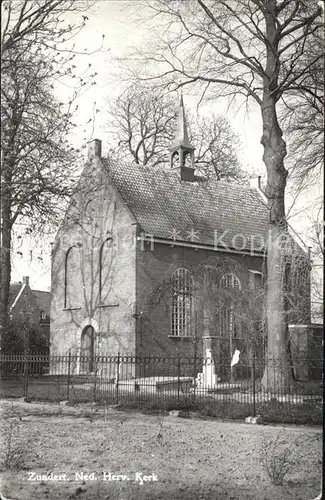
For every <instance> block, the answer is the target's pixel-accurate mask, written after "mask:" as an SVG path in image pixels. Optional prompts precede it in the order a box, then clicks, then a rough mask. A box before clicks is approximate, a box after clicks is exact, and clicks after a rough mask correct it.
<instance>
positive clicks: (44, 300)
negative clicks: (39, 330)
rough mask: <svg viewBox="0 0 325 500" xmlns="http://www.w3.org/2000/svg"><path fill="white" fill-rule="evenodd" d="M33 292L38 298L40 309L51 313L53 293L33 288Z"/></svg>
mask: <svg viewBox="0 0 325 500" xmlns="http://www.w3.org/2000/svg"><path fill="white" fill-rule="evenodd" d="M32 292H33V294H34V296H35V298H36V302H37V305H38V307H39V309H40V310H41V311H44V312H46V314H48V315H49V314H50V310H51V293H50V292H44V291H42V290H32Z"/></svg>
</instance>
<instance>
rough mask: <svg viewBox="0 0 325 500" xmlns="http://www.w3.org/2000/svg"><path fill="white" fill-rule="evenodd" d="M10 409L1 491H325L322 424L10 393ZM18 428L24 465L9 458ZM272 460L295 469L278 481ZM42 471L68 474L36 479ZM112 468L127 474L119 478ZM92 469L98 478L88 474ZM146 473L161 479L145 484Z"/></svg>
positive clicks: (161, 494)
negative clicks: (252, 421)
mask: <svg viewBox="0 0 325 500" xmlns="http://www.w3.org/2000/svg"><path fill="white" fill-rule="evenodd" d="M1 410H2V422H3V424H2V433H1V441H2V442H1V451H2V457H1V460H2V462H1V467H2V471H1V473H2V484H1V488H0V491H1V493H2V494H3V495H4V496H5V497H6V498H9V499H10V500H18V499H24V500H29V499H35V500H45V499H49V500H54V499H57V500H66V499H77V498H78V499H81V500H97V499H99V500H106V499H107V500H108V499H109V500H115V499H116V500H142V499H143V500H149V499H150V500H156V499H161V500H163V499H164V500H178V499H179V500H180V499H185V500H186V499H188V500H216V499H220V500H222V499H238V500H239V499H242V498H247V499H258V500H267V499H270V500H271V499H272V500H275V499H277V500H284V499H296V500H312V499H313V498H315V497H316V496H317V495H318V494H319V490H320V477H321V468H322V465H321V458H322V433H321V429H320V428H317V427H315V428H311V427H294V426H287V427H285V426H279V425H278V426H271V425H270V426H259V425H257V426H253V425H248V424H244V423H239V422H222V421H219V420H215V419H205V420H203V419H200V418H195V415H193V418H190V419H187V418H178V417H173V416H168V415H167V416H162V415H161V414H156V415H149V414H147V415H144V414H142V413H138V412H131V411H129V412H126V411H123V412H122V411H118V410H117V409H112V408H108V409H106V410H105V408H103V407H99V406H96V405H90V404H88V405H85V404H83V405H81V404H80V405H79V406H65V405H58V404H53V403H52V404H50V403H49V404H45V403H25V402H23V401H17V400H15V401H9V400H2V402H1ZM10 433H11V434H12V440H11V447H12V453H13V452H14V451H17V453H18V459H17V460H16V462H19V461H20V462H21V463H18V470H14V469H10V468H5V467H4V465H3V459H4V458H5V456H6V447H7V445H8V437H9V436H10ZM275 441H276V446H273V445H272V443H273V444H274V443H275ZM7 457H8V453H7ZM263 457H264V458H265V457H267V460H268V464H269V467H270V468H271V469H272V470H273V471H276V468H278V469H280V471H281V470H283V467H286V466H287V467H288V474H287V476H286V478H285V480H284V483H283V484H282V485H278V486H276V485H274V484H273V482H272V481H271V479H270V477H269V475H268V473H267V472H266V468H265V465H263ZM20 459H21V460H20ZM284 461H285V463H284ZM12 462H15V458H12ZM272 464H273V465H272ZM32 472H34V473H35V474H34V477H35V476H41V475H48V474H50V473H51V472H52V473H53V474H56V475H61V477H60V480H47V479H45V478H40V480H38V481H31V480H29V477H30V476H31V473H32ZM76 473H77V474H79V476H76ZM103 473H106V476H105V475H104V474H103ZM108 473H112V474H113V475H117V474H120V475H123V476H124V477H120V478H119V480H109V474H108ZM137 473H138V474H137ZM82 474H84V475H85V474H87V475H88V477H86V476H84V481H83V480H82V479H81V476H82ZM144 476H147V477H149V476H151V480H150V481H143V484H141V479H142V480H143V477H144ZM104 477H106V480H104ZM57 479H58V478H57ZM111 479H112V476H111Z"/></svg>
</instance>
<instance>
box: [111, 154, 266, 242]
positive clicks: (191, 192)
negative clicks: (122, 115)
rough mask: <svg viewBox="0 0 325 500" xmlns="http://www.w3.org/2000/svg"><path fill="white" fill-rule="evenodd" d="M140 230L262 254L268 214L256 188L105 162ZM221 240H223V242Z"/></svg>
mask: <svg viewBox="0 0 325 500" xmlns="http://www.w3.org/2000/svg"><path fill="white" fill-rule="evenodd" d="M103 164H104V167H105V168H106V169H107V171H108V172H109V176H110V178H111V180H112V182H113V184H114V185H115V187H116V188H117V190H118V191H119V193H120V195H121V196H122V198H123V200H124V202H125V203H126V205H127V206H128V207H129V209H130V210H131V212H132V213H133V215H134V217H135V219H136V221H137V222H138V224H139V226H140V228H141V230H142V231H144V232H145V233H148V234H151V235H153V236H154V237H155V238H161V239H168V240H175V241H186V242H194V243H198V244H204V245H212V246H213V245H214V243H215V241H216V240H219V246H221V247H223V246H226V247H229V248H236V249H244V250H250V249H251V247H252V248H254V249H255V250H259V251H263V249H264V246H263V242H264V243H265V245H266V241H267V239H266V235H267V224H268V211H267V208H266V206H265V204H264V203H263V201H262V199H261V197H260V195H259V194H258V192H257V191H256V189H253V188H250V187H246V186H242V185H237V184H233V183H228V182H220V181H217V180H215V179H210V180H208V181H203V180H199V181H196V182H186V181H182V180H181V179H180V176H179V173H178V172H176V171H173V170H166V169H165V170H164V169H159V168H145V167H139V166H138V165H135V164H122V163H117V162H115V161H112V160H110V159H104V160H103ZM220 239H221V241H220Z"/></svg>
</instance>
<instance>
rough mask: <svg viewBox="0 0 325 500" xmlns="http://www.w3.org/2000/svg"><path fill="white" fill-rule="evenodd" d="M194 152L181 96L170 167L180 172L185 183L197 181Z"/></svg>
mask: <svg viewBox="0 0 325 500" xmlns="http://www.w3.org/2000/svg"><path fill="white" fill-rule="evenodd" d="M194 151H195V147H194V146H192V144H191V143H190V141H189V138H188V132H187V123H186V116H185V109H184V102H183V96H181V100H180V105H179V110H178V119H177V129H176V134H175V137H174V140H173V142H172V144H171V147H170V166H171V168H172V169H173V170H174V169H175V170H178V171H179V172H180V176H181V179H182V180H183V181H188V182H193V181H194V180H195V175H194V171H195V167H194Z"/></svg>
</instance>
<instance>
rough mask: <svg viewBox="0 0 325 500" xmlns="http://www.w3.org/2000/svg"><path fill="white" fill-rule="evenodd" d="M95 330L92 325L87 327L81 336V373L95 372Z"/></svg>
mask: <svg viewBox="0 0 325 500" xmlns="http://www.w3.org/2000/svg"><path fill="white" fill-rule="evenodd" d="M94 356H95V330H94V328H93V327H92V326H91V325H88V326H86V327H85V328H84V329H83V331H82V334H81V341H80V372H81V373H91V372H93V371H94Z"/></svg>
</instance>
